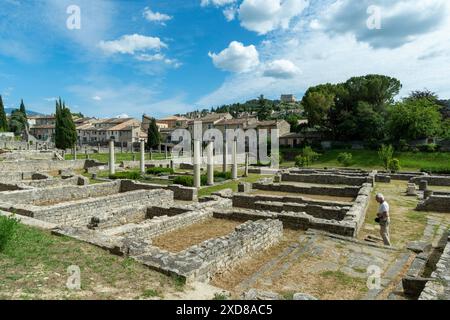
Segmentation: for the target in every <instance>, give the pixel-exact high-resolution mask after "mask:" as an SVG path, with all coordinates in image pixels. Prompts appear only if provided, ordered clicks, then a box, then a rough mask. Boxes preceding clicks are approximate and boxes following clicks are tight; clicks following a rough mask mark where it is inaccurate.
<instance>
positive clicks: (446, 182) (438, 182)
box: [410, 176, 450, 186]
mask: <svg viewBox="0 0 450 320" xmlns="http://www.w3.org/2000/svg"><path fill="white" fill-rule="evenodd" d="M422 180H425V181H427V182H428V185H430V186H450V176H421V177H414V178H412V179H411V180H410V182H411V183H415V184H417V185H419V183H420V181H422Z"/></svg>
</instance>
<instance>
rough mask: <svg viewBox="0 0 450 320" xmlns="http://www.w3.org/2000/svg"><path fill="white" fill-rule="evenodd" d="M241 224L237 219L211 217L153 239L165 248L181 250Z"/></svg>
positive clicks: (153, 241) (229, 231)
mask: <svg viewBox="0 0 450 320" xmlns="http://www.w3.org/2000/svg"><path fill="white" fill-rule="evenodd" d="M240 224H241V223H240V222H236V221H230V220H224V219H216V218H209V219H206V220H205V221H202V222H200V223H195V224H193V225H190V226H187V227H184V228H181V229H177V230H175V231H172V232H169V233H166V234H163V235H161V236H159V237H156V238H154V239H152V243H153V245H154V246H156V247H159V248H161V249H163V250H167V251H170V252H180V251H183V250H184V249H187V248H189V247H191V246H193V245H196V244H199V243H202V242H203V241H205V240H208V239H212V238H218V237H221V236H224V235H227V234H229V233H231V232H233V231H234V229H235V228H236V227H237V226H238V225H240Z"/></svg>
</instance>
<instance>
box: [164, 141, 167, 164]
mask: <svg viewBox="0 0 450 320" xmlns="http://www.w3.org/2000/svg"><path fill="white" fill-rule="evenodd" d="M164 159H166V160H167V144H165V145H164Z"/></svg>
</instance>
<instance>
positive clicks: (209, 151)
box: [206, 140, 214, 186]
mask: <svg viewBox="0 0 450 320" xmlns="http://www.w3.org/2000/svg"><path fill="white" fill-rule="evenodd" d="M206 156H207V160H206V161H207V163H206V165H207V171H208V185H209V186H212V185H214V141H212V140H211V141H209V142H208V145H207V147H206Z"/></svg>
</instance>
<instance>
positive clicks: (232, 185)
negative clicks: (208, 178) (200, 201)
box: [198, 174, 263, 197]
mask: <svg viewBox="0 0 450 320" xmlns="http://www.w3.org/2000/svg"><path fill="white" fill-rule="evenodd" d="M262 177H263V176H262V175H260V174H249V176H248V177H246V178H241V179H239V180H236V181H228V182H225V183H222V184H219V185H216V186H212V187H204V188H201V189H200V190H199V191H198V196H199V197H205V196H209V195H211V193H213V192H217V191H220V190H223V189H232V190H233V191H234V192H237V189H238V184H239V182H256V181H258V180H259V179H261V178H262Z"/></svg>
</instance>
